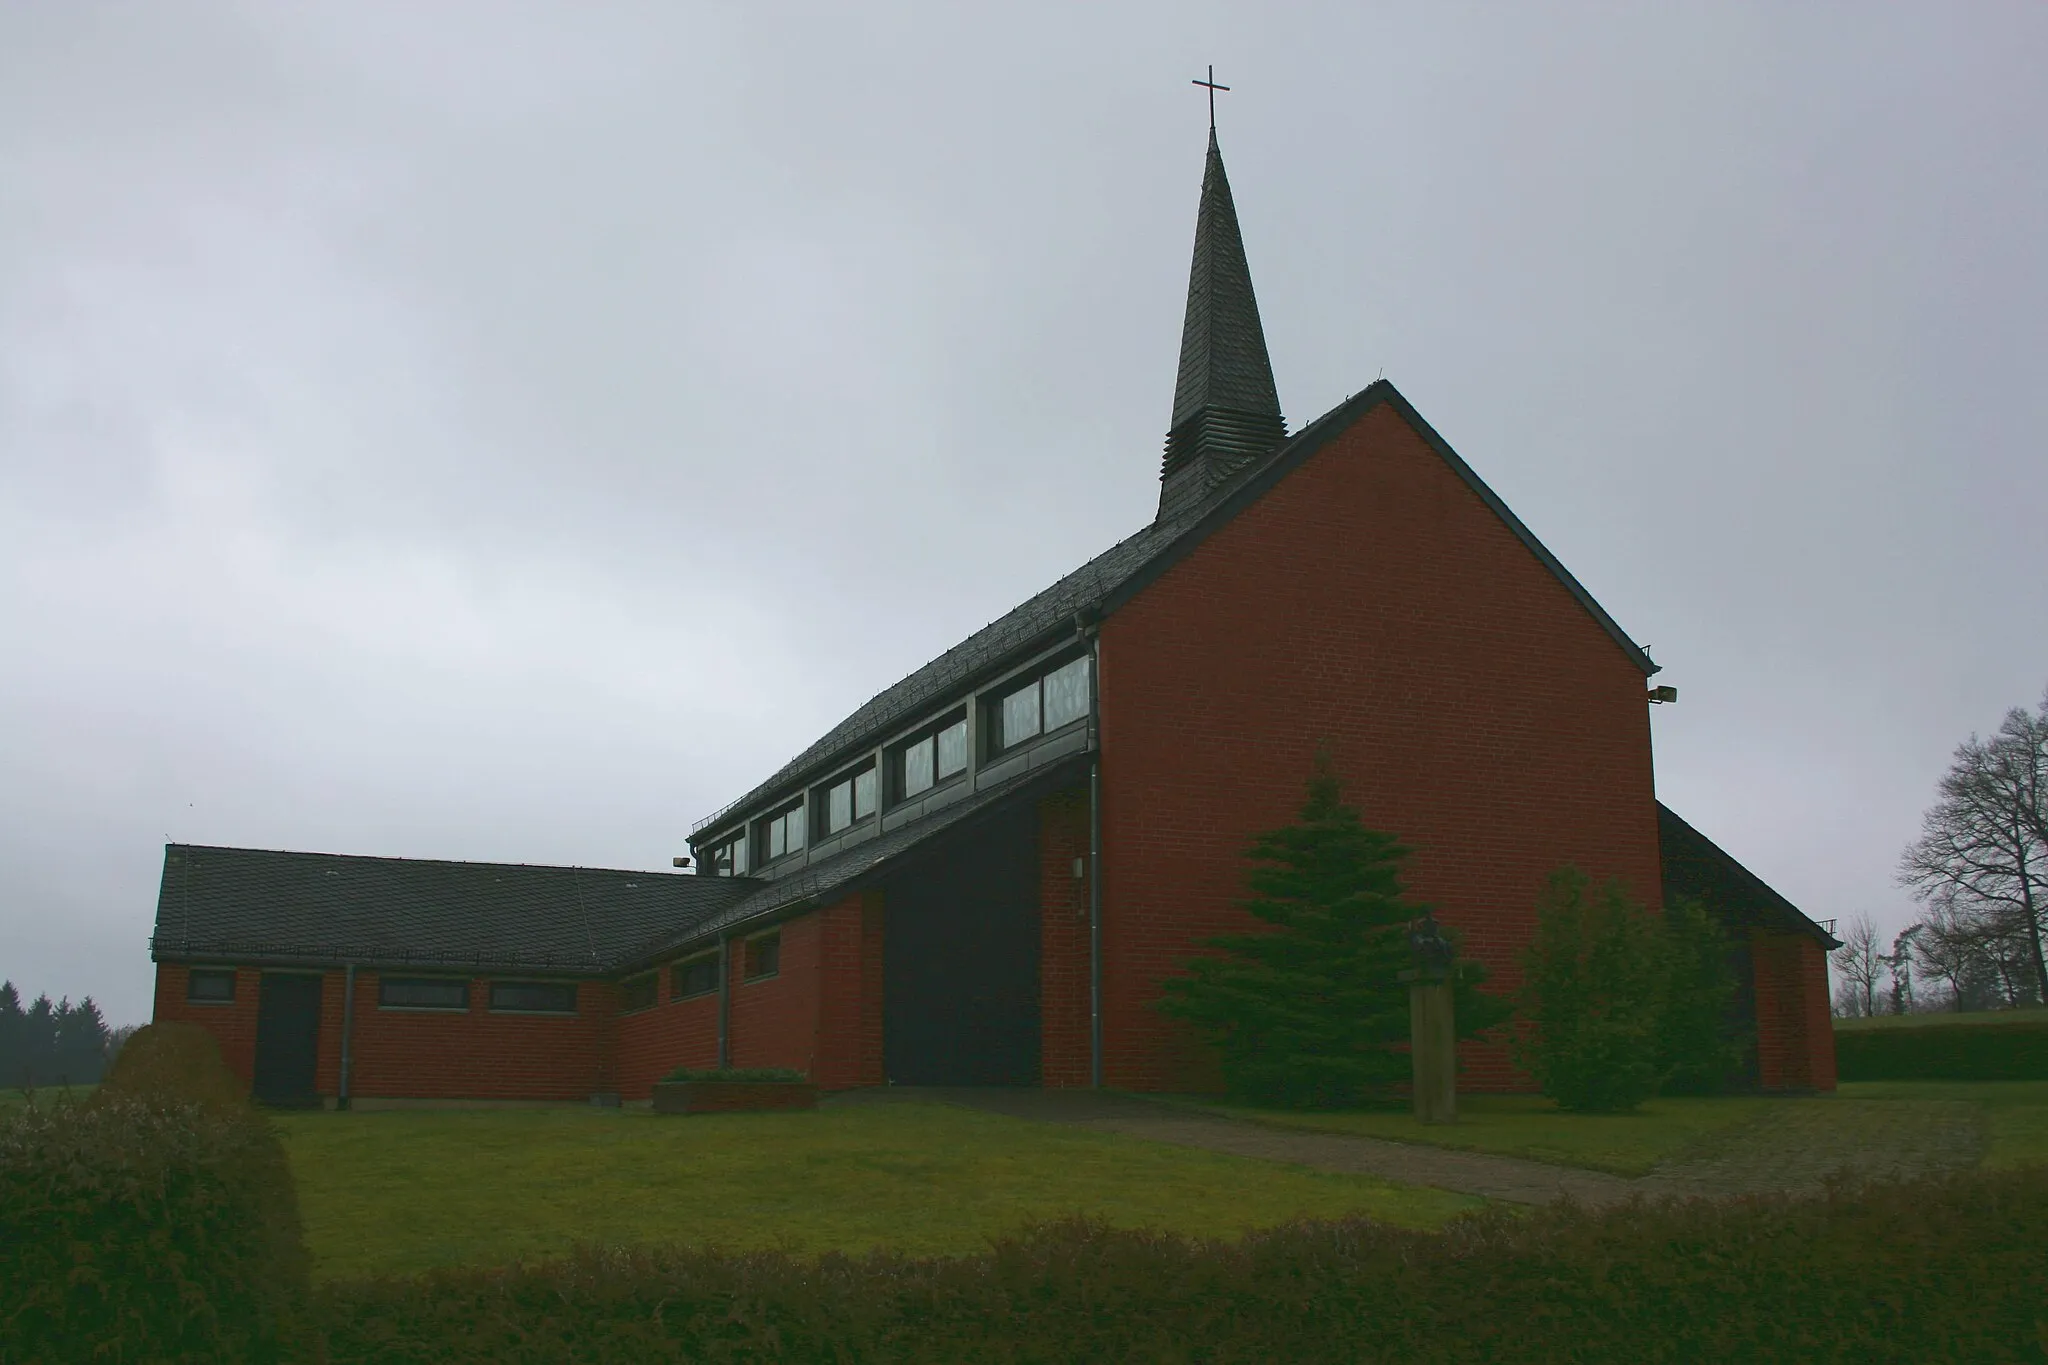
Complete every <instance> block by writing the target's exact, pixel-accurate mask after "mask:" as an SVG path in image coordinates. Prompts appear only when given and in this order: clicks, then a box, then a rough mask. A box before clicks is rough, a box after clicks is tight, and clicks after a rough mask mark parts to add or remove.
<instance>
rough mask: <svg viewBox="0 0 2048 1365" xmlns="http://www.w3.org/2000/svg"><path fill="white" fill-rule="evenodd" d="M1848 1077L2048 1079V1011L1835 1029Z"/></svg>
mask: <svg viewBox="0 0 2048 1365" xmlns="http://www.w3.org/2000/svg"><path fill="white" fill-rule="evenodd" d="M1835 1071H1836V1074H1837V1075H1838V1076H1839V1077H1840V1078H1841V1079H1842V1080H1845V1081H2048V1017H2042V1015H2040V1014H2039V1013H2033V1014H2032V1017H2026V1016H2022V1017H2021V1018H2020V1019H2017V1020H2015V1021H2014V1022H2012V1023H2009V1024H1972V1025H1970V1026H1968V1027H1964V1026H1962V1025H1957V1024H1929V1025H1926V1026H1924V1027H1921V1028H1909V1027H1899V1028H1886V1029H1864V1030H1856V1031H1848V1032H1838V1033H1837V1034H1835Z"/></svg>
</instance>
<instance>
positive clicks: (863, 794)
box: [818, 763, 875, 837]
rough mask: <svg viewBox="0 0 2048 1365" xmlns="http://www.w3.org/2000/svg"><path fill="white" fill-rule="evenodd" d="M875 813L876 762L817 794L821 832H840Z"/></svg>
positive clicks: (849, 774)
mask: <svg viewBox="0 0 2048 1365" xmlns="http://www.w3.org/2000/svg"><path fill="white" fill-rule="evenodd" d="M874 813H875V765H874V764H872V763H870V764H869V765H868V766H867V767H865V768H863V769H861V770H860V771H859V772H856V773H848V774H846V776H844V777H842V778H840V779H839V780H838V781H836V782H833V783H831V784H830V785H828V786H827V787H826V788H825V789H824V790H823V791H822V792H820V793H819V794H818V826H819V828H818V834H819V836H820V837H823V836H825V835H828V834H837V833H839V831H840V830H843V829H846V828H848V827H850V826H852V825H854V824H857V823H859V822H860V821H862V820H865V819H867V818H868V817H869V816H871V815H873V814H874Z"/></svg>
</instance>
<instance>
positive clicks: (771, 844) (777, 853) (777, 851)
mask: <svg viewBox="0 0 2048 1365" xmlns="http://www.w3.org/2000/svg"><path fill="white" fill-rule="evenodd" d="M786 837H787V832H786V830H785V829H784V827H783V824H782V821H781V819H780V818H779V817H778V818H777V819H774V820H770V821H769V822H768V856H769V857H770V858H780V857H781V856H782V855H783V854H784V853H785V852H787V851H788V849H789V845H788V844H786V843H785V842H784V839H785V838H786Z"/></svg>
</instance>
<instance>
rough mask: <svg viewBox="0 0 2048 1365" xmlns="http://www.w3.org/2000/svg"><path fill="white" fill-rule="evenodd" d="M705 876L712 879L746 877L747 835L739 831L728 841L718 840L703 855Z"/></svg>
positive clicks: (743, 831)
mask: <svg viewBox="0 0 2048 1365" xmlns="http://www.w3.org/2000/svg"><path fill="white" fill-rule="evenodd" d="M703 870H704V872H705V874H706V875H707V876H712V877H744V876H746V875H747V833H746V831H745V830H741V831H740V832H739V833H738V834H735V835H733V836H732V837H731V838H730V839H723V840H720V841H719V842H718V843H715V844H713V845H712V846H711V849H710V851H709V852H707V853H706V854H705V855H704V868H703Z"/></svg>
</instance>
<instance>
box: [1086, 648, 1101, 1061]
mask: <svg viewBox="0 0 2048 1365" xmlns="http://www.w3.org/2000/svg"><path fill="white" fill-rule="evenodd" d="M1101 674H1102V635H1101V632H1100V631H1099V630H1097V629H1089V630H1088V729H1089V731H1090V732H1091V733H1090V735H1089V738H1091V739H1092V740H1094V742H1095V761H1094V762H1092V763H1090V764H1089V765H1088V1084H1089V1085H1090V1086H1092V1087H1093V1088H1095V1089H1097V1090H1100V1089H1101V1088H1102V705H1101V702H1102V690H1101V686H1100V681H1099V680H1100V678H1101Z"/></svg>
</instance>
